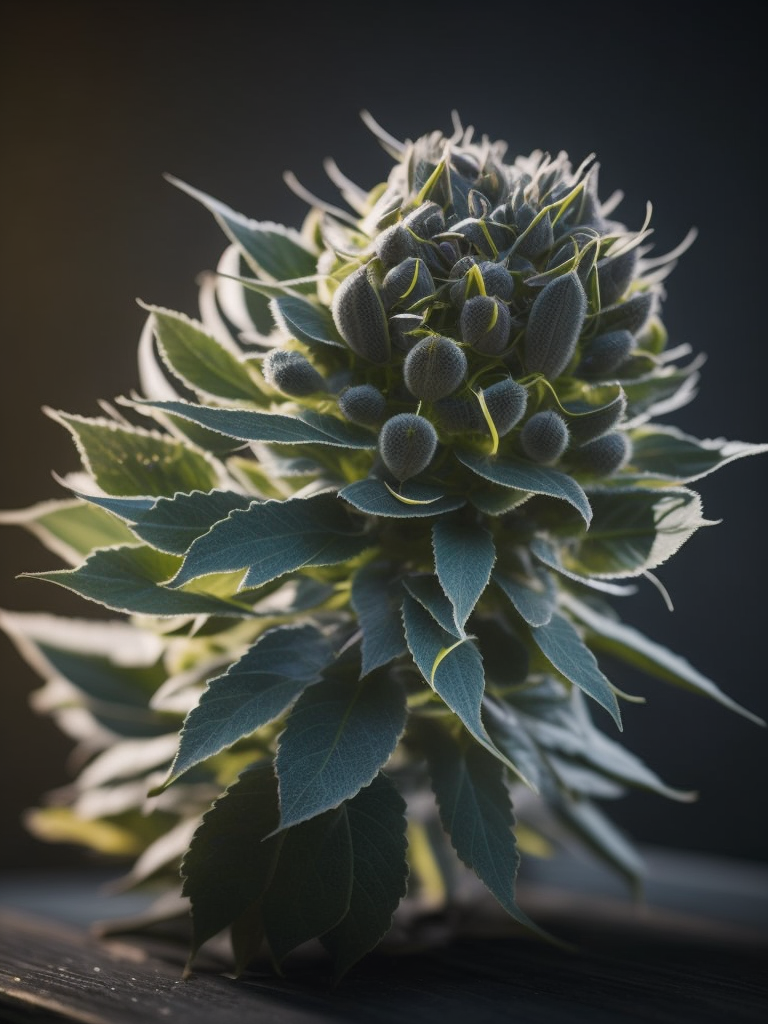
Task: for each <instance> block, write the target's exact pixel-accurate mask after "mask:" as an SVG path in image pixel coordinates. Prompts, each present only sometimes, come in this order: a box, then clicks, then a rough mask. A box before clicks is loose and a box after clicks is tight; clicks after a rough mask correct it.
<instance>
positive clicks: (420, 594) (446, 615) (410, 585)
mask: <svg viewBox="0 0 768 1024" xmlns="http://www.w3.org/2000/svg"><path fill="white" fill-rule="evenodd" d="M403 582H404V584H405V589H406V590H407V591H408V593H409V594H410V595H411V597H415V598H416V600H417V601H418V602H419V604H420V605H422V607H424V608H426V610H427V611H428V612H429V614H430V615H431V616H432V618H433V619H435V620H436V621H437V622H438V623H439V624H440V625H441V626H442V628H443V629H444V630H445V631H446V632H447V633H450V634H451V635H452V637H453V638H454V639H458V638H460V637H461V631H460V630H459V629H458V628H457V626H456V621H455V618H454V612H453V605H452V604H451V602H450V601H449V600H448V598H447V597H446V595H445V591H444V590H443V588H442V587H441V586H440V581H439V580H438V578H437V576H434V575H432V574H429V575H419V576H408V577H406V579H405V580H404V581H403Z"/></svg>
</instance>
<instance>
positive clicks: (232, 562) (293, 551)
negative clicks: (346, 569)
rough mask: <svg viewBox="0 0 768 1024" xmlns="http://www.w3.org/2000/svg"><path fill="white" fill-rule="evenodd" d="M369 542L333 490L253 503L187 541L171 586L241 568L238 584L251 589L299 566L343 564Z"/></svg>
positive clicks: (236, 510) (299, 567)
mask: <svg viewBox="0 0 768 1024" xmlns="http://www.w3.org/2000/svg"><path fill="white" fill-rule="evenodd" d="M369 544H370V538H369V536H368V535H364V534H362V533H360V531H359V530H358V529H356V524H354V523H353V522H352V520H351V518H350V516H349V514H348V513H347V511H346V509H345V507H344V506H343V505H342V503H341V502H339V501H338V499H337V497H336V495H335V494H331V493H329V492H323V493H321V494H313V495H311V496H310V497H308V498H289V499H287V500H286V501H271V500H270V501H264V502H254V503H253V504H251V506H250V507H249V508H247V509H235V510H234V511H233V512H231V513H230V515H229V516H228V518H227V519H223V520H222V521H221V522H219V523H216V525H215V526H213V527H212V528H211V529H210V530H209V531H208V533H206V534H204V535H203V536H202V537H199V538H198V539H197V540H196V541H195V542H194V543H193V544H192V546H191V547H190V549H189V553H188V554H187V556H186V558H185V559H184V562H183V564H182V566H181V568H180V569H179V571H178V573H177V574H176V576H175V577H174V579H173V586H175V587H178V586H181V585H182V584H184V583H187V582H189V581H190V580H193V579H196V578H197V577H199V576H207V575H210V574H211V573H218V572H233V571H235V570H238V569H247V573H246V575H245V579H244V581H243V583H242V587H244V588H248V587H257V586H260V585H261V584H262V583H268V582H269V581H270V580H273V579H276V578H277V577H278V576H283V575H284V574H285V573H287V572H292V571H293V570H295V569H301V568H303V567H304V566H308V565H333V564H335V563H337V562H345V561H346V560H347V559H348V558H353V557H354V556H355V555H358V554H360V552H361V551H363V550H365V548H366V547H367V546H369Z"/></svg>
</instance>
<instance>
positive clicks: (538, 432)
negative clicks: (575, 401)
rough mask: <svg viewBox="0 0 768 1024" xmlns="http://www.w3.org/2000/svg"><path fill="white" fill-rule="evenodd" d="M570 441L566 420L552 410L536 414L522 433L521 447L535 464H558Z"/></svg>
mask: <svg viewBox="0 0 768 1024" xmlns="http://www.w3.org/2000/svg"><path fill="white" fill-rule="evenodd" d="M568 440H569V434H568V427H567V426H566V423H565V420H564V419H563V418H562V416H559V415H558V414H557V413H556V412H553V411H552V410H551V409H546V410H543V411H542V412H535V413H534V414H533V416H531V418H530V419H529V420H527V422H526V423H525V424H524V425H523V429H522V430H521V431H520V445H521V447H522V449H523V451H524V452H525V454H526V455H527V456H528V458H529V459H532V460H533V461H534V462H544V463H552V462H557V460H558V459H559V458H560V456H561V455H562V454H563V452H564V451H565V449H566V448H567V447H568Z"/></svg>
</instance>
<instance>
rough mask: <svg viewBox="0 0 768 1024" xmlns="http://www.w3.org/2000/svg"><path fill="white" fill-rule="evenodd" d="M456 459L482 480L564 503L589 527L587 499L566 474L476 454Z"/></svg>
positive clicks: (462, 455)
mask: <svg viewBox="0 0 768 1024" xmlns="http://www.w3.org/2000/svg"><path fill="white" fill-rule="evenodd" d="M456 457H457V458H458V460H459V461H460V462H462V463H463V464H464V465H465V466H466V467H467V468H468V469H471V470H472V472H473V473H477V475H478V476H481V477H482V478H483V479H484V480H490V481H491V482H492V483H495V484H501V485H502V486H504V487H512V488H514V489H515V490H520V491H528V492H530V493H531V494H544V495H546V496H547V497H550V498H559V499H560V500H562V501H567V502H568V504H569V505H572V506H573V508H575V509H576V511H577V512H578V513H579V515H580V516H581V517H582V519H583V520H584V522H585V523H586V524H587V526H589V524H590V520H591V518H592V510H591V508H590V505H589V499H588V498H587V496H586V494H585V493H584V490H583V489H582V487H581V486H580V484H578V483H576V481H575V480H574V479H573V477H570V476H568V474H567V473H562V472H561V471H560V470H558V469H550V468H549V467H547V466H535V465H532V464H531V463H528V462H523V461H522V459H519V460H518V459H512V458H490V457H489V456H487V455H478V454H477V453H476V452H469V451H457V452H456Z"/></svg>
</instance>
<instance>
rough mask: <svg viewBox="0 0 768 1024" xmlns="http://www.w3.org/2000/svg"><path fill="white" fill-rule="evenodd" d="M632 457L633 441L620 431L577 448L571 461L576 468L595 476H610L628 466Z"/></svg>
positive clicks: (604, 435)
mask: <svg viewBox="0 0 768 1024" xmlns="http://www.w3.org/2000/svg"><path fill="white" fill-rule="evenodd" d="M631 455H632V441H631V439H630V438H629V437H628V436H627V435H626V434H624V433H622V432H621V431H618V430H614V431H612V432H611V433H610V434H603V436H602V437H598V438H596V439H595V440H594V441H589V442H588V443H587V444H584V445H582V446H581V447H580V448H576V449H575V450H574V451H573V452H572V454H571V456H570V460H571V463H572V464H573V466H574V468H576V469H580V470H582V471H583V472H585V473H590V474H594V475H595V476H608V475H609V474H611V473H615V472H616V470H617V469H621V467H622V466H624V465H626V463H627V462H628V461H629V459H630V457H631Z"/></svg>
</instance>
